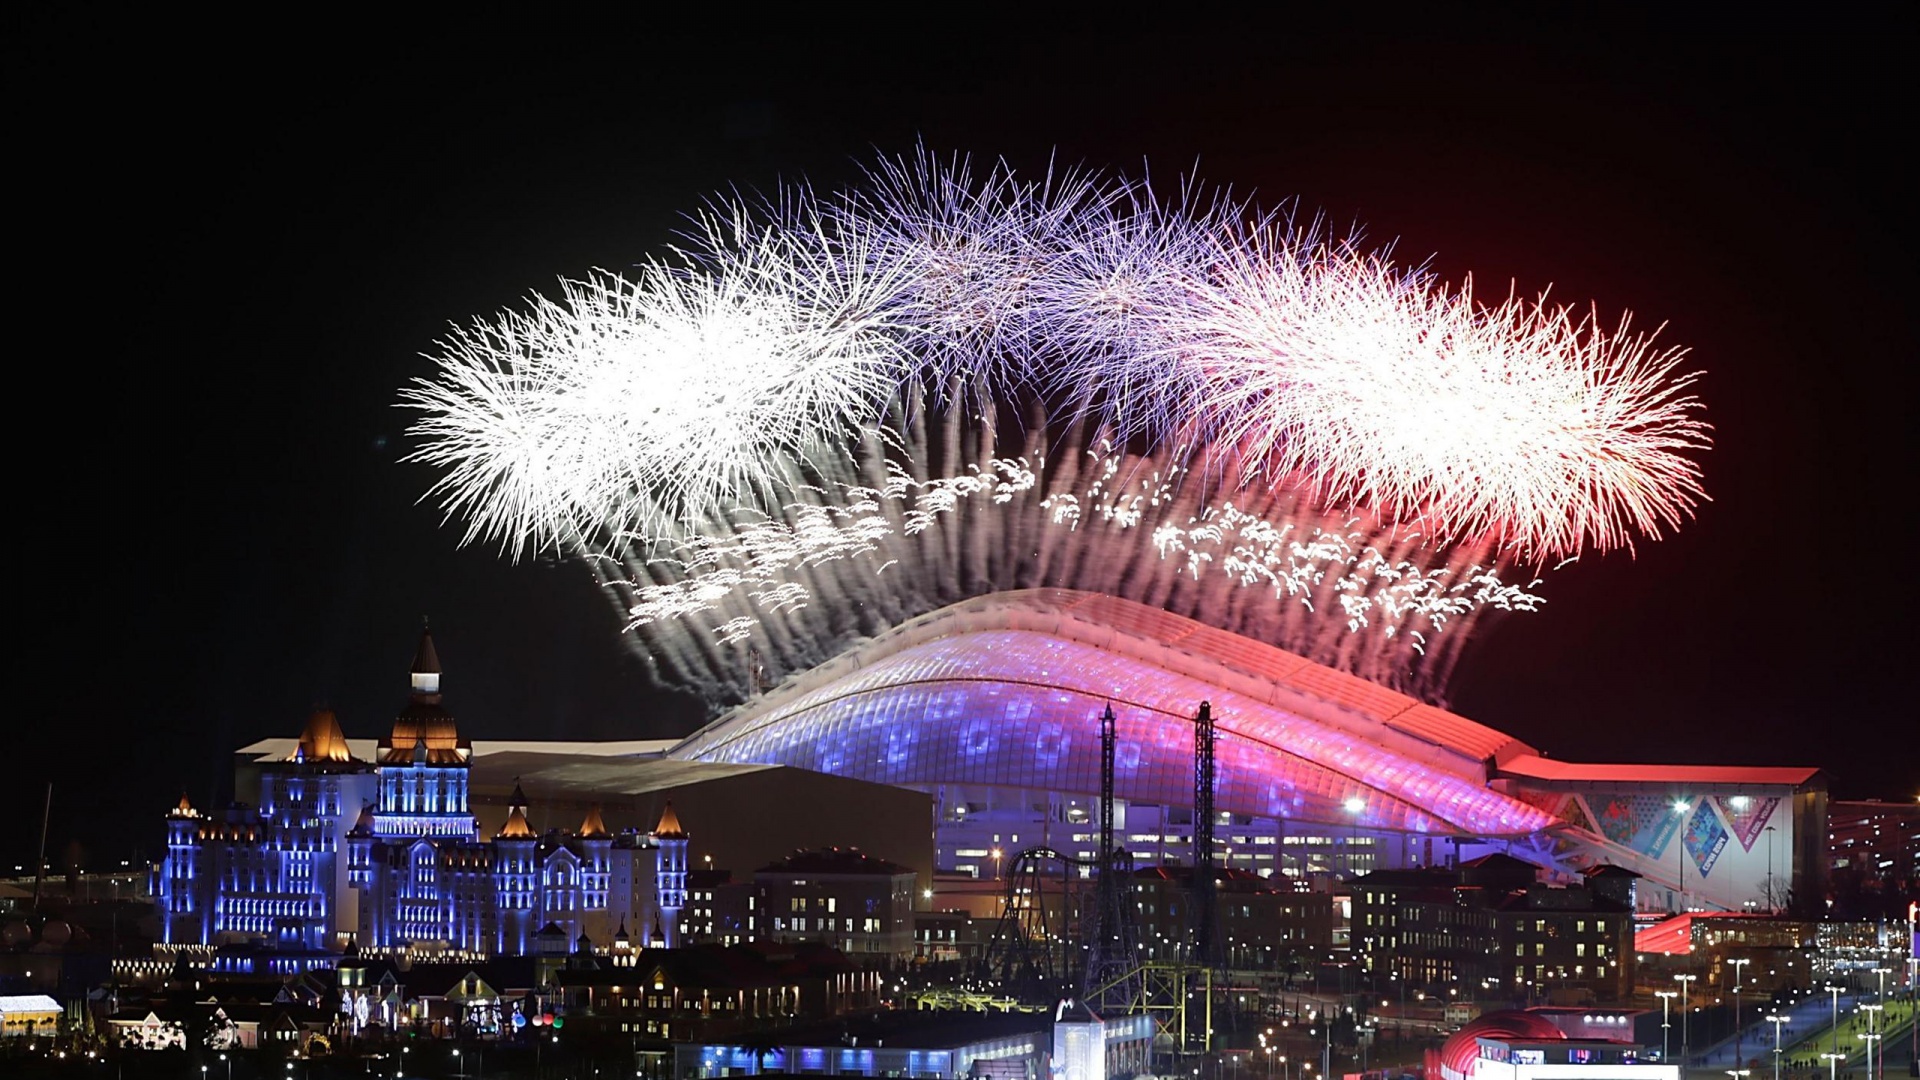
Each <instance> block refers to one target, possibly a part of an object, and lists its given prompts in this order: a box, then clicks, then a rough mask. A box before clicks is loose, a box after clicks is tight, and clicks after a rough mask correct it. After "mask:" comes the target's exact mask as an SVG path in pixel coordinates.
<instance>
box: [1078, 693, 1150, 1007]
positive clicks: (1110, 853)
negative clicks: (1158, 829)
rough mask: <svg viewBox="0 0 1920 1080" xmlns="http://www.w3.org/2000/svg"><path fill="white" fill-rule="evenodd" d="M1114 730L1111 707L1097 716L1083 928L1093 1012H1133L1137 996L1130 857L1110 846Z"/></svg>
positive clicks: (1085, 990)
mask: <svg viewBox="0 0 1920 1080" xmlns="http://www.w3.org/2000/svg"><path fill="white" fill-rule="evenodd" d="M1118 740H1119V736H1118V729H1117V727H1116V721H1115V719H1114V715H1113V706H1112V705H1111V704H1109V705H1108V706H1107V707H1106V711H1105V712H1103V713H1101V714H1100V851H1099V853H1098V854H1097V855H1096V857H1095V859H1096V862H1095V866H1096V870H1095V872H1096V873H1098V874H1099V875H1100V877H1099V880H1098V882H1097V886H1098V888H1097V890H1096V894H1095V901H1094V909H1093V911H1092V913H1091V915H1092V917H1091V918H1089V919H1087V920H1086V923H1087V930H1088V933H1087V940H1086V945H1087V967H1086V978H1085V985H1084V986H1083V987H1082V991H1081V1000H1083V1001H1085V1002H1087V1003H1088V1004H1089V1005H1092V1006H1093V1007H1094V1008H1095V1009H1113V1008H1125V1007H1131V1006H1132V1005H1133V1004H1134V1002H1135V1000H1136V999H1137V998H1138V997H1139V996H1140V986H1139V982H1140V980H1139V976H1138V974H1137V973H1136V972H1135V968H1136V966H1137V965H1138V963H1139V958H1138V957H1137V956H1136V955H1135V954H1134V945H1133V937H1134V935H1133V921H1132V919H1131V918H1130V917H1129V915H1130V912H1129V911H1128V908H1127V877H1128V874H1129V872H1130V871H1131V870H1132V862H1133V860H1132V858H1131V857H1130V856H1129V855H1128V854H1127V853H1126V852H1125V851H1122V850H1121V849H1120V847H1119V846H1118V845H1117V844H1115V843H1114V842H1113V778H1114V749H1115V746H1116V745H1117V743H1118Z"/></svg>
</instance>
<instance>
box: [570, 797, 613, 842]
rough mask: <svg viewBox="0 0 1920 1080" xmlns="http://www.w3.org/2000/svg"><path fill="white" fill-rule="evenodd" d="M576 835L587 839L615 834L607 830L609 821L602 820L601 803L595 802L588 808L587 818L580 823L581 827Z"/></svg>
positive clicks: (597, 838)
mask: <svg viewBox="0 0 1920 1080" xmlns="http://www.w3.org/2000/svg"><path fill="white" fill-rule="evenodd" d="M576 835H578V836H580V837H581V838H582V839H586V840H602V839H605V838H606V837H608V836H611V835H613V834H612V833H609V832H607V823H606V822H604V821H602V820H600V804H599V803H594V804H593V805H592V806H591V807H589V808H588V810H587V817H586V820H585V821H582V822H581V823H580V829H579V832H578V833H577V834H576Z"/></svg>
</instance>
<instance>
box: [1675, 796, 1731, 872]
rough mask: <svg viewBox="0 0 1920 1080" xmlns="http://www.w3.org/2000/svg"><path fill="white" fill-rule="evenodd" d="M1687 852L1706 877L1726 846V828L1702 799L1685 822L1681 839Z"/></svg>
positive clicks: (1708, 804)
mask: <svg viewBox="0 0 1920 1080" xmlns="http://www.w3.org/2000/svg"><path fill="white" fill-rule="evenodd" d="M1682 843H1684V844H1685V845H1686V849H1687V854H1688V855H1689V856H1690V857H1692V859H1693V865H1695V866H1697V867H1699V868H1700V876H1701V877H1703V878H1704V877H1706V876H1707V875H1708V874H1711V873H1712V872H1713V864H1714V863H1717V862H1719V861H1720V853H1721V852H1722V851H1725V850H1726V848H1727V830H1726V829H1724V828H1722V827H1721V825H1720V818H1719V816H1718V815H1716V814H1715V813H1714V812H1713V807H1712V806H1711V805H1710V803H1709V802H1707V801H1702V802H1701V803H1700V805H1699V807H1698V808H1696V809H1695V810H1694V812H1693V817H1692V818H1691V819H1689V820H1688V822H1687V835H1686V838H1685V839H1684V840H1683V841H1682Z"/></svg>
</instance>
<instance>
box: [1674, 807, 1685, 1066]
mask: <svg viewBox="0 0 1920 1080" xmlns="http://www.w3.org/2000/svg"><path fill="white" fill-rule="evenodd" d="M1687 808H1688V803H1687V800H1685V799H1675V800H1673V813H1674V816H1675V817H1678V818H1679V819H1680V891H1679V892H1677V893H1675V894H1674V902H1675V903H1676V904H1678V905H1679V907H1680V914H1682V915H1684V914H1686V912H1687ZM1685 1026H1686V1025H1685V1023H1684V1022H1683V1023H1682V1024H1681V1027H1682V1028H1684V1027H1685ZM1685 1052H1686V1051H1685V1049H1684V1048H1683V1049H1682V1050H1681V1053H1685Z"/></svg>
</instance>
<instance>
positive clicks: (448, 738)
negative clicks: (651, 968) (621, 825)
mask: <svg viewBox="0 0 1920 1080" xmlns="http://www.w3.org/2000/svg"><path fill="white" fill-rule="evenodd" d="M440 677H441V672H440V661H439V657H438V655H437V653H436V652H435V649H434V645H433V638H432V636H431V635H430V634H428V633H424V632H423V633H422V634H421V638H420V647H419V651H418V653H417V654H416V655H415V658H414V663H413V669H412V672H411V679H410V681H411V688H410V691H411V692H410V694H409V697H408V702H407V705H406V707H405V709H403V710H402V711H401V713H400V715H399V716H398V717H397V718H396V719H395V721H394V725H393V730H392V732H391V733H390V734H389V735H388V736H387V737H386V738H384V739H382V740H380V743H379V752H378V755H377V759H378V760H377V761H374V762H367V761H361V760H358V759H356V758H354V757H353V755H352V754H351V753H350V752H349V750H348V747H347V740H346V739H345V737H344V736H343V735H342V734H341V732H340V726H339V723H338V721H337V720H336V718H335V717H334V715H333V714H332V713H331V712H326V711H324V710H323V711H320V712H316V713H315V714H314V716H313V717H312V718H311V719H310V720H309V721H308V724H307V728H306V730H305V731H304V732H303V733H302V735H301V738H300V742H299V744H298V746H297V748H296V749H295V750H294V752H293V754H292V755H291V756H289V757H288V758H287V759H286V760H285V761H279V762H271V763H268V764H266V765H263V766H262V767H261V775H260V805H259V807H258V808H257V809H256V808H253V807H248V806H245V805H241V804H235V805H233V806H230V807H228V808H227V809H225V810H222V811H219V812H217V813H213V814H202V813H200V812H199V811H197V810H195V809H194V808H193V807H192V806H191V805H190V804H189V803H188V802H187V800H186V799H185V798H184V797H182V799H181V800H180V804H179V805H178V806H177V807H176V808H175V809H174V810H173V811H171V812H170V813H169V814H168V815H167V855H166V858H165V860H164V861H163V862H162V863H161V864H160V866H159V867H158V869H157V873H156V889H155V892H156V896H157V900H158V903H159V906H160V909H161V912H162V916H163V918H162V924H163V931H162V934H163V941H164V943H165V944H167V945H172V946H180V947H185V946H204V947H211V946H219V945H231V944H241V943H252V944H264V945H270V946H273V947H277V948H279V949H282V950H296V949H305V950H315V949H338V948H341V947H344V946H345V945H346V944H348V943H349V942H352V943H354V944H357V945H358V946H359V947H360V948H361V949H362V950H363V951H368V952H375V953H380V952H405V951H411V952H417V953H437V954H447V953H452V954H459V955H466V956H472V957H485V956H495V955H501V956H513V955H523V954H528V953H532V952H535V951H536V947H537V944H538V943H539V942H551V941H555V940H558V941H562V942H564V943H566V945H567V947H569V948H571V947H575V946H576V945H577V943H578V941H579V939H580V938H582V937H585V938H587V939H588V941H589V942H594V941H597V942H600V943H602V944H603V947H604V946H606V945H614V944H617V943H619V942H620V941H623V940H626V936H627V927H628V926H629V925H631V926H633V927H634V928H635V929H636V930H637V931H638V932H639V933H640V934H641V935H647V940H646V941H643V942H642V944H660V945H671V944H677V943H678V942H677V941H676V940H675V939H676V938H677V937H678V934H679V915H680V909H681V908H682V907H684V906H685V903H686V872H687V865H686V864H687V841H688V834H687V832H686V830H685V829H684V828H683V827H682V826H681V825H680V822H679V819H678V818H677V817H676V816H675V815H674V813H673V809H672V806H671V805H669V806H668V808H667V810H666V813H665V814H664V815H663V816H662V819H661V822H660V825H659V827H658V829H657V830H656V831H655V833H654V834H652V835H647V834H641V833H634V832H627V833H623V834H621V835H619V836H615V835H613V834H611V833H610V832H609V831H608V830H607V828H606V826H605V824H604V823H602V822H601V820H600V814H599V811H598V810H597V809H596V810H594V811H593V812H591V813H589V814H588V815H587V818H586V820H585V821H583V822H582V823H581V825H580V827H579V828H578V829H577V830H575V831H574V832H572V833H550V834H548V835H546V836H541V835H538V834H536V833H535V832H534V831H533V829H532V828H531V827H530V826H529V825H528V823H527V815H526V811H527V798H526V795H525V794H524V793H523V792H522V791H521V790H520V788H519V786H518V785H515V788H514V792H513V797H512V806H511V807H510V809H509V813H508V817H507V822H506V824H505V826H504V827H503V828H502V829H501V831H500V832H499V834H498V835H496V836H493V837H491V838H485V839H483V838H482V837H481V836H480V835H479V823H478V821H477V820H476V819H475V817H474V816H473V812H472V809H471V806H470V804H469V797H470V780H471V774H472V763H471V758H472V747H471V744H470V743H469V742H467V741H466V740H464V739H462V738H460V734H459V731H458V729H457V728H456V726H455V724H454V719H453V716H452V715H451V714H450V713H448V712H447V711H446V710H445V708H444V707H443V705H442V702H441V694H440ZM649 928H651V929H652V933H651V935H648V929H649Z"/></svg>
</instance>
